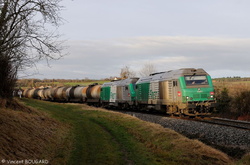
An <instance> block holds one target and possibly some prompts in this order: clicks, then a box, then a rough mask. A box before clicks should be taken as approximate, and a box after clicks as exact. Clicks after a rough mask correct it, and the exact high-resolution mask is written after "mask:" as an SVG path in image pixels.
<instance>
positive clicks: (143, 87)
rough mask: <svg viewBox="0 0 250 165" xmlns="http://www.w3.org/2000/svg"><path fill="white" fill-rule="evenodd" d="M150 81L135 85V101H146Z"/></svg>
mask: <svg viewBox="0 0 250 165" xmlns="http://www.w3.org/2000/svg"><path fill="white" fill-rule="evenodd" d="M149 86H150V83H149V82H147V83H141V84H137V85H136V99H137V101H142V102H148V96H149Z"/></svg>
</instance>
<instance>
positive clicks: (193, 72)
mask: <svg viewBox="0 0 250 165" xmlns="http://www.w3.org/2000/svg"><path fill="white" fill-rule="evenodd" d="M40 90H41V89H39V90H38V89H28V90H26V91H24V92H23V95H24V96H25V97H28V98H37V97H38V96H40V98H42V99H45V100H53V101H73V102H75V101H77V102H85V103H88V104H96V105H101V106H104V107H111V106H112V107H118V108H124V109H125V108H133V109H140V110H152V109H153V110H158V111H164V112H166V113H168V114H177V115H189V116H197V115H209V114H211V113H212V112H213V110H214V109H215V107H216V101H215V98H214V87H213V84H212V80H211V77H210V76H209V74H208V73H207V72H205V71H204V70H203V69H201V68H199V69H194V68H183V69H178V70H170V71H166V72H160V73H154V74H151V75H150V76H148V77H142V78H128V79H125V80H118V81H112V82H108V83H104V84H103V85H98V84H92V85H89V86H73V87H54V88H44V89H42V90H43V95H41V94H40V93H41V91H40Z"/></svg>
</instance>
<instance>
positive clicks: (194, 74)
mask: <svg viewBox="0 0 250 165" xmlns="http://www.w3.org/2000/svg"><path fill="white" fill-rule="evenodd" d="M136 101H137V104H138V106H140V107H142V108H151V109H155V110H160V111H166V112H167V113H169V114H178V115H189V116H192V115H195V116H197V115H209V114H210V113H211V112H213V111H214V109H215V107H216V102H215V98H214V87H213V84H212V80H211V77H210V76H209V74H208V73H207V72H205V71H204V70H203V69H194V68H184V69H178V70H170V71H167V72H160V73H154V74H151V75H150V76H149V77H143V78H140V79H139V80H138V81H137V83H136Z"/></svg>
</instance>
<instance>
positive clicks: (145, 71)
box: [139, 63, 156, 77]
mask: <svg viewBox="0 0 250 165" xmlns="http://www.w3.org/2000/svg"><path fill="white" fill-rule="evenodd" d="M155 72H156V69H155V66H154V65H153V64H151V63H146V64H145V65H144V66H143V67H142V69H141V70H140V71H139V74H140V76H142V77H146V76H149V75H150V74H152V73H155Z"/></svg>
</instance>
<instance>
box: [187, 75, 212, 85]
mask: <svg viewBox="0 0 250 165" xmlns="http://www.w3.org/2000/svg"><path fill="white" fill-rule="evenodd" d="M185 81H186V85H187V86H190V85H208V81H207V76H205V75H204V76H202V75H194V76H185Z"/></svg>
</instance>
